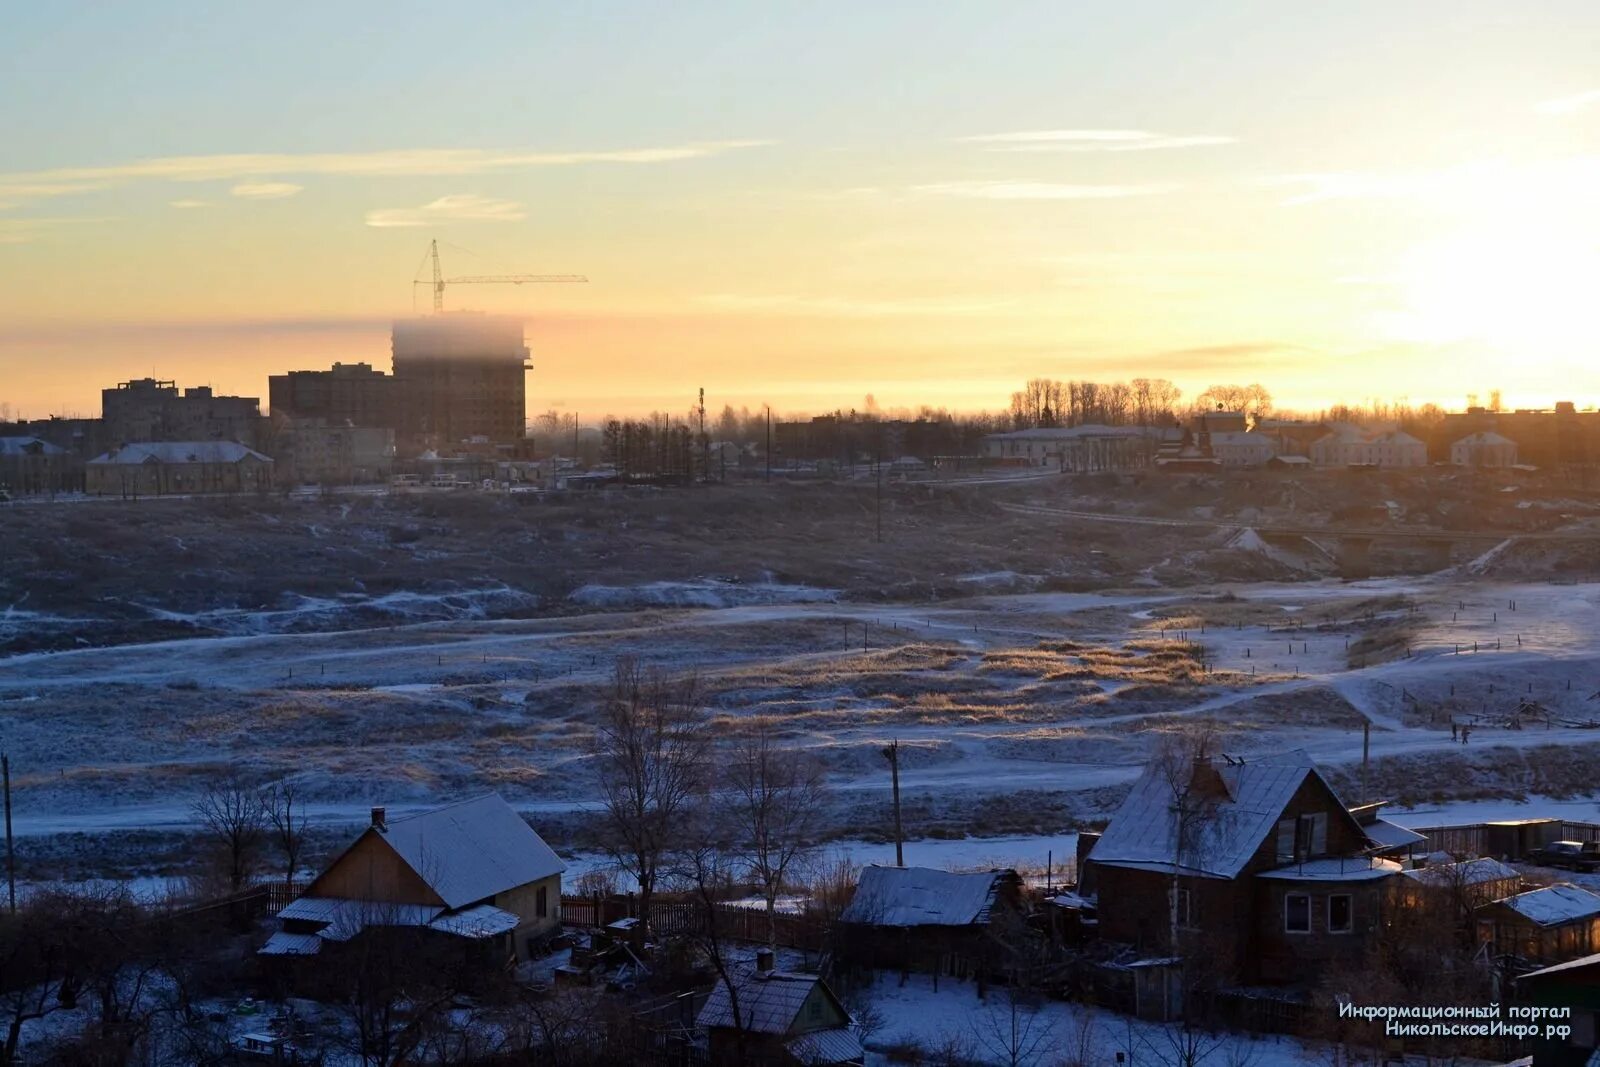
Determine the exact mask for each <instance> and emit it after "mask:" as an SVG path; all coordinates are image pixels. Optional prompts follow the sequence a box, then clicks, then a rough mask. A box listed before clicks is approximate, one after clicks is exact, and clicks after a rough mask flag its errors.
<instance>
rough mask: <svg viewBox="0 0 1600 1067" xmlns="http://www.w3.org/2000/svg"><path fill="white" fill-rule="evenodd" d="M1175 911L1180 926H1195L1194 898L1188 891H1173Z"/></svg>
mask: <svg viewBox="0 0 1600 1067" xmlns="http://www.w3.org/2000/svg"><path fill="white" fill-rule="evenodd" d="M1173 893H1174V894H1175V895H1174V897H1173V910H1174V912H1175V915H1176V919H1177V923H1178V925H1179V926H1184V927H1191V928H1192V927H1193V926H1194V919H1195V916H1194V896H1193V894H1191V893H1190V892H1189V891H1188V890H1187V889H1176V890H1173Z"/></svg>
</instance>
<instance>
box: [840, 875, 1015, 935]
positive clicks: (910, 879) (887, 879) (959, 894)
mask: <svg viewBox="0 0 1600 1067" xmlns="http://www.w3.org/2000/svg"><path fill="white" fill-rule="evenodd" d="M1007 876H1010V877H1012V878H1015V877H1016V872H1015V871H1009V870H995V871H978V872H976V873H971V874H955V873H952V872H950V871H937V870H934V869H933V868H931V867H867V868H865V869H863V870H862V872H861V881H860V882H859V883H858V884H857V885H856V892H855V895H854V896H853V897H851V898H850V906H849V907H847V908H845V910H844V914H843V915H841V916H840V917H839V921H840V922H847V923H861V924H863V925H868V926H969V925H971V924H973V923H986V922H988V921H989V909H990V907H991V906H992V905H993V904H994V900H995V894H996V893H997V892H998V890H999V886H1000V882H1001V880H1002V879H1003V878H1005V877H1007Z"/></svg>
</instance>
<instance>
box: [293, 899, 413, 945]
mask: <svg viewBox="0 0 1600 1067" xmlns="http://www.w3.org/2000/svg"><path fill="white" fill-rule="evenodd" d="M443 912H444V909H443V908H441V907H437V906H435V905H432V904H396V903H392V902H388V901H378V900H340V899H335V898H332V897H301V898H300V899H299V900H296V901H294V902H293V903H292V904H290V905H289V906H288V907H287V908H284V909H283V910H282V911H280V912H279V913H278V918H280V919H296V920H300V921H303V922H318V923H322V924H324V925H323V927H322V929H320V930H318V931H317V933H316V936H318V937H320V938H322V939H323V940H324V941H349V940H350V939H351V938H352V937H355V936H356V935H357V934H359V933H360V932H361V931H363V930H365V929H367V928H368V927H369V926H427V925H428V924H429V923H431V922H433V920H434V919H435V918H437V917H438V916H439V915H441V914H443Z"/></svg>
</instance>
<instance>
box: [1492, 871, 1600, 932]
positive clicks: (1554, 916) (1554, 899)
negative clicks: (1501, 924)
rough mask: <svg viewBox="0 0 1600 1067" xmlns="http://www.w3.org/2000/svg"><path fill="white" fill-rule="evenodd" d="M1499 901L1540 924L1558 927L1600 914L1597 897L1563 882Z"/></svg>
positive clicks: (1598, 897) (1525, 917)
mask: <svg viewBox="0 0 1600 1067" xmlns="http://www.w3.org/2000/svg"><path fill="white" fill-rule="evenodd" d="M1499 903H1500V904H1501V905H1503V906H1505V907H1507V908H1510V909H1511V910H1512V911H1514V912H1516V913H1517V914H1518V915H1521V916H1522V917H1523V918H1524V919H1527V920H1529V921H1530V922H1534V923H1537V924H1539V925H1540V926H1559V925H1560V924H1561V923H1565V922H1572V921H1574V920H1576V919H1586V918H1589V917H1591V916H1594V915H1600V896H1596V895H1595V894H1594V893H1591V892H1589V891H1588V890H1587V889H1584V888H1582V887H1580V886H1575V885H1570V884H1568V883H1566V882H1559V883H1557V884H1556V885H1547V886H1545V887H1544V888H1543V889H1534V890H1530V891H1529V892H1526V893H1518V894H1517V895H1516V896H1514V897H1506V898H1505V899H1504V900H1502V901H1500V902H1499Z"/></svg>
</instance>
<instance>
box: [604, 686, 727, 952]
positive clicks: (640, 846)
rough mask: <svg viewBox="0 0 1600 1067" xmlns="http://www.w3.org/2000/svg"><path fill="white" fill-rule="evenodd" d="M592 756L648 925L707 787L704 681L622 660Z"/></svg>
mask: <svg viewBox="0 0 1600 1067" xmlns="http://www.w3.org/2000/svg"><path fill="white" fill-rule="evenodd" d="M591 755H592V756H593V758H594V764H595V774H596V775H597V777H598V778H599V785H600V795H601V798H602V801H603V803H604V807H605V827H604V829H605V838H604V839H605V847H606V849H607V851H608V852H609V853H610V855H611V856H612V858H613V859H615V860H616V862H617V865H618V866H619V867H620V868H621V869H622V870H624V871H626V872H627V873H628V874H631V875H632V876H633V878H634V880H635V881H636V882H638V884H639V906H640V915H639V926H640V928H641V932H643V931H646V930H648V928H649V925H650V902H651V900H652V898H653V897H654V895H655V891H656V883H657V881H658V879H659V877H660V874H661V870H662V864H663V861H664V859H665V858H666V857H667V855H668V853H670V852H671V850H672V849H673V848H674V847H675V846H676V845H677V844H678V842H679V841H680V840H681V839H682V831H683V817H684V816H685V815H686V814H687V813H688V810H689V808H690V806H691V804H692V803H693V802H694V800H695V798H696V797H697V796H698V795H699V794H700V793H701V792H702V791H703V788H704V777H705V759H706V729H705V723H704V719H703V718H702V716H701V713H700V687H699V682H698V680H697V679H695V678H694V677H693V676H690V677H688V678H683V679H678V680H672V679H669V678H667V677H666V676H665V675H663V674H661V673H659V672H656V671H648V672H647V671H645V670H644V669H643V668H641V667H640V666H639V664H638V663H637V662H636V661H634V660H631V659H629V660H623V661H621V662H619V663H618V664H617V672H616V680H615V682H614V684H613V688H612V692H611V695H610V697H609V699H608V700H607V702H606V706H605V709H604V710H603V711H602V713H601V717H600V722H599V724H598V726H597V728H596V730H595V736H594V740H593V744H592V749H591Z"/></svg>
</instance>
